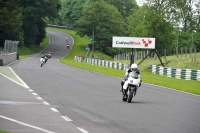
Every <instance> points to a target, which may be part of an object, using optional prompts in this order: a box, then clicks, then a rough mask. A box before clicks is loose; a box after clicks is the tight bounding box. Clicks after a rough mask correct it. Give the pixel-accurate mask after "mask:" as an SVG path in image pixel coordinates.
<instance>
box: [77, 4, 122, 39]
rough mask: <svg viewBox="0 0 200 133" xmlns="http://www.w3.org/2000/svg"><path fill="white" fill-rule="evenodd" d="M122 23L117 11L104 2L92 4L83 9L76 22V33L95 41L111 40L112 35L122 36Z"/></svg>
mask: <svg viewBox="0 0 200 133" xmlns="http://www.w3.org/2000/svg"><path fill="white" fill-rule="evenodd" d="M123 24H124V21H123V19H122V17H121V15H120V13H119V12H118V11H117V9H116V8H115V7H114V6H112V5H109V4H108V3H106V2H105V1H100V2H94V3H93V4H92V5H91V6H88V7H86V8H85V9H84V11H83V14H82V17H81V18H80V19H79V20H77V21H76V24H75V26H76V32H77V34H78V35H80V36H85V35H88V36H92V31H93V29H94V31H95V40H96V41H105V40H109V39H111V37H112V36H113V35H124V34H125V30H124V27H123Z"/></svg>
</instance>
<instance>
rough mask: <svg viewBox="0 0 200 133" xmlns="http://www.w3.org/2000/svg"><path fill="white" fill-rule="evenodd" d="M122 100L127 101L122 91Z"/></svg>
mask: <svg viewBox="0 0 200 133" xmlns="http://www.w3.org/2000/svg"><path fill="white" fill-rule="evenodd" d="M122 100H123V101H127V95H126V93H125V91H124V90H123V91H122Z"/></svg>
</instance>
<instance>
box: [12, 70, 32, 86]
mask: <svg viewBox="0 0 200 133" xmlns="http://www.w3.org/2000/svg"><path fill="white" fill-rule="evenodd" d="M9 68H10V70H11V71H12V72H13V73H14V75H15V76H16V77H17V78H18V79H19V80H20V81H21V82H22V84H23V86H24V87H25V88H29V87H28V85H27V84H26V83H25V82H24V81H23V80H22V79H21V78H20V77H19V76H18V75H17V74H16V73H15V72H14V71H13V70H12V68H11V67H9Z"/></svg>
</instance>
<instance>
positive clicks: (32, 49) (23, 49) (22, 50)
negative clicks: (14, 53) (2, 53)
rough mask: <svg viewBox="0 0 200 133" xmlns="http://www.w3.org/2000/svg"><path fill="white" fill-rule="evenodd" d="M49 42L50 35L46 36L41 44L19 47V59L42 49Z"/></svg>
mask: <svg viewBox="0 0 200 133" xmlns="http://www.w3.org/2000/svg"><path fill="white" fill-rule="evenodd" d="M48 44H49V37H48V36H46V37H45V38H44V40H43V42H42V44H41V46H35V45H34V46H30V47H29V48H28V47H21V48H18V54H19V59H20V60H23V59H26V58H29V57H31V56H32V54H36V53H38V52H40V51H42V50H43V49H44V48H46V46H47V45H48Z"/></svg>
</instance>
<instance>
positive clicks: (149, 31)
mask: <svg viewBox="0 0 200 133" xmlns="http://www.w3.org/2000/svg"><path fill="white" fill-rule="evenodd" d="M172 31H173V27H172V25H171V24H170V23H169V22H167V21H166V20H165V19H164V17H163V16H162V15H161V14H159V13H156V12H155V11H153V10H152V9H150V8H149V7H147V6H143V7H142V8H140V9H139V10H133V12H132V13H131V14H130V16H129V17H128V33H129V35H130V36H134V37H153V38H156V49H163V48H167V47H168V48H169V47H171V46H172V41H173V40H174V37H175V36H174V35H173V34H172Z"/></svg>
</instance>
